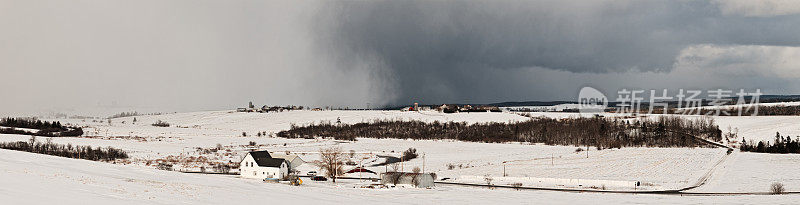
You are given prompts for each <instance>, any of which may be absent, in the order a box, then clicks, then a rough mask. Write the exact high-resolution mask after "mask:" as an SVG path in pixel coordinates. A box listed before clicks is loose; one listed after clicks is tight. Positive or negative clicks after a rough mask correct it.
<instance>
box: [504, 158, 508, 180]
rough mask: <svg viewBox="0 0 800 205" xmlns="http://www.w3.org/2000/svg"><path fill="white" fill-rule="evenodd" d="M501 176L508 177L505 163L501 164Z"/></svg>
mask: <svg viewBox="0 0 800 205" xmlns="http://www.w3.org/2000/svg"><path fill="white" fill-rule="evenodd" d="M503 176H504V177H505V176H508V175H506V162H503Z"/></svg>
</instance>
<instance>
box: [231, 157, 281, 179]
mask: <svg viewBox="0 0 800 205" xmlns="http://www.w3.org/2000/svg"><path fill="white" fill-rule="evenodd" d="M239 175H240V176H241V177H243V178H257V179H283V178H284V177H286V176H288V175H289V163H288V162H287V161H286V160H284V159H279V158H272V156H271V155H270V154H269V152H268V151H253V152H248V153H247V155H246V156H245V157H244V159H242V162H240V163H239Z"/></svg>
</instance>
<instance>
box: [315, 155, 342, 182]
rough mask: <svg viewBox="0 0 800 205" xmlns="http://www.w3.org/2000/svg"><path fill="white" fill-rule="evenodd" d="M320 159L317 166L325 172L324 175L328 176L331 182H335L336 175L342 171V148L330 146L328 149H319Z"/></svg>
mask: <svg viewBox="0 0 800 205" xmlns="http://www.w3.org/2000/svg"><path fill="white" fill-rule="evenodd" d="M319 154H320V161H319V163H317V166H319V167H320V169H322V171H324V172H325V176H327V177H330V178H331V180H333V182H336V176H337V175H340V174H342V173H344V171H343V170H342V165H343V164H344V162H343V161H344V158H345V156H344V154H343V153H342V148H340V147H332V148H328V149H320V150H319Z"/></svg>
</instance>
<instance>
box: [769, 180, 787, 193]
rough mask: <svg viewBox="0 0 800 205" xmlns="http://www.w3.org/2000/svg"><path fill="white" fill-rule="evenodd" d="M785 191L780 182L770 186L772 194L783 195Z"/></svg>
mask: <svg viewBox="0 0 800 205" xmlns="http://www.w3.org/2000/svg"><path fill="white" fill-rule="evenodd" d="M785 191H786V189H785V188H784V187H783V184H781V183H780V182H775V183H772V186H770V193H772V194H783V193H784V192H785Z"/></svg>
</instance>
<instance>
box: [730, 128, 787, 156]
mask: <svg viewBox="0 0 800 205" xmlns="http://www.w3.org/2000/svg"><path fill="white" fill-rule="evenodd" d="M739 149H740V150H741V151H745V152H763V153H782V154H787V153H800V137H799V138H795V140H792V138H791V137H790V136H781V133H779V132H778V133H775V141H774V142H773V143H772V144H770V143H769V142H768V141H767V142H765V141H759V142H758V143H755V142H747V140H746V139H743V140H742V146H741V147H739Z"/></svg>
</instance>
